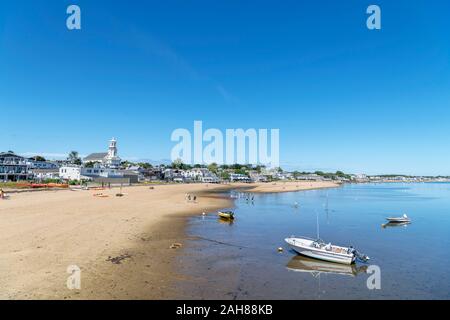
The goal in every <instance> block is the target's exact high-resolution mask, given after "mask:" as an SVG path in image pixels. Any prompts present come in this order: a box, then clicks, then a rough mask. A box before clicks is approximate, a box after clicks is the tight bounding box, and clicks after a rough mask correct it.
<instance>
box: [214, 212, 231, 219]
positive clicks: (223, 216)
mask: <svg viewBox="0 0 450 320" xmlns="http://www.w3.org/2000/svg"><path fill="white" fill-rule="evenodd" d="M218 214H219V217H220V218H221V219H225V220H234V212H233V211H219V213H218Z"/></svg>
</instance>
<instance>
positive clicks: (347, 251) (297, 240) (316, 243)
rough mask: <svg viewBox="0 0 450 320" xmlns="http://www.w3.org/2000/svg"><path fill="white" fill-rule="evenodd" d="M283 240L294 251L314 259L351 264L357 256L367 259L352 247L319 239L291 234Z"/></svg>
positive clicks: (363, 259) (367, 258)
mask: <svg viewBox="0 0 450 320" xmlns="http://www.w3.org/2000/svg"><path fill="white" fill-rule="evenodd" d="M285 241H286V242H287V244H288V245H289V246H290V247H291V248H292V249H293V250H294V251H295V252H297V253H299V254H301V255H304V256H307V257H310V258H314V259H319V260H323V261H329V262H335V263H342V264H352V263H354V262H355V261H356V259H358V258H359V259H360V260H362V261H364V262H366V261H368V260H369V257H367V256H365V255H362V254H360V253H359V252H358V251H356V250H355V249H354V248H353V247H341V246H337V245H333V244H331V243H325V242H324V241H323V240H321V239H311V238H307V237H294V236H293V237H290V238H286V239H285Z"/></svg>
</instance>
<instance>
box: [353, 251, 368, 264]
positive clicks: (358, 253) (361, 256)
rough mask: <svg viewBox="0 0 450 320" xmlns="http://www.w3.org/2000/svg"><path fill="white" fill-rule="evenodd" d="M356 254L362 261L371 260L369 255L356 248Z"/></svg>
mask: <svg viewBox="0 0 450 320" xmlns="http://www.w3.org/2000/svg"><path fill="white" fill-rule="evenodd" d="M355 256H356V258H358V259H359V260H360V261H362V262H367V261H369V260H370V258H369V256H367V255H365V254H362V253H360V252H358V251H356V250H355Z"/></svg>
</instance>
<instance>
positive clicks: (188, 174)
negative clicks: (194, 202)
mask: <svg viewBox="0 0 450 320" xmlns="http://www.w3.org/2000/svg"><path fill="white" fill-rule="evenodd" d="M181 174H182V176H183V177H184V178H185V179H186V180H189V181H198V182H205V183H219V182H220V179H219V178H218V177H217V176H216V175H215V174H214V173H212V172H211V171H209V170H208V169H207V168H193V169H191V170H185V171H182V172H181Z"/></svg>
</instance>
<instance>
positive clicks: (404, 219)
mask: <svg viewBox="0 0 450 320" xmlns="http://www.w3.org/2000/svg"><path fill="white" fill-rule="evenodd" d="M386 220H387V221H389V222H393V223H404V222H411V219H410V218H409V217H408V216H407V215H406V214H404V215H403V216H401V217H391V218H386Z"/></svg>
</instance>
